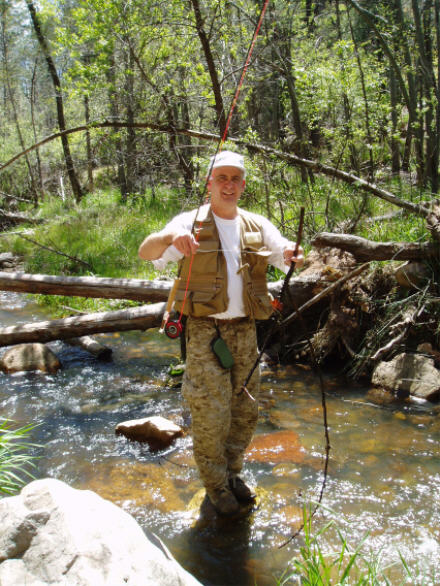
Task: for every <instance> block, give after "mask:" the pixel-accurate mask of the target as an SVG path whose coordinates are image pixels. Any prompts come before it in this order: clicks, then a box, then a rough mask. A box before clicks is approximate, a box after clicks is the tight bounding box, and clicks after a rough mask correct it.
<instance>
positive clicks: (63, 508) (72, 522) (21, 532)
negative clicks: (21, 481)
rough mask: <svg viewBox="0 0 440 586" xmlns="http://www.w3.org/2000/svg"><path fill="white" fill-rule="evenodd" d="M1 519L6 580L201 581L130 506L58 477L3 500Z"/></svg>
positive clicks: (8, 585)
mask: <svg viewBox="0 0 440 586" xmlns="http://www.w3.org/2000/svg"><path fill="white" fill-rule="evenodd" d="M0 527H1V532H0V586H18V585H19V584H26V585H27V586H44V585H46V584H51V585H53V586H71V585H75V586H122V585H128V586H130V585H131V586H200V582H198V581H197V580H196V579H195V578H194V577H193V576H191V574H189V573H188V572H186V571H185V570H184V569H183V568H182V567H181V566H180V565H179V564H178V563H177V562H176V561H175V560H174V559H173V557H172V556H171V554H170V553H169V551H168V550H167V549H166V547H165V546H164V545H163V544H162V542H161V541H160V540H159V539H158V538H157V537H156V536H154V535H151V536H149V537H148V538H147V536H146V535H145V533H144V532H143V530H142V529H141V527H140V526H139V525H138V524H137V523H136V521H135V520H134V519H133V517H131V516H130V515H129V514H128V513H126V512H124V511H123V510H122V509H120V508H119V507H117V506H116V505H114V504H112V503H111V502H109V501H106V500H104V499H102V498H101V497H100V496H98V495H97V494H95V493H94V492H91V491H89V490H76V489H73V488H71V487H69V486H68V485H67V484H64V483H63V482H61V481H59V480H54V479H44V480H36V481H34V482H31V483H30V484H28V485H27V486H26V487H25V488H24V489H23V490H22V491H21V494H20V495H18V496H13V497H8V498H4V499H2V500H0Z"/></svg>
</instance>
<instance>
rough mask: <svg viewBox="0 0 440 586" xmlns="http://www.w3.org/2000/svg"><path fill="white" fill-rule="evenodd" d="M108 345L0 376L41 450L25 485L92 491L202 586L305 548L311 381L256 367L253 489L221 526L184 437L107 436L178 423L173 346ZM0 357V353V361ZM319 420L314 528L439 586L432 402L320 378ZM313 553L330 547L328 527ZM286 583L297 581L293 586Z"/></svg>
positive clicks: (310, 484)
mask: <svg viewBox="0 0 440 586" xmlns="http://www.w3.org/2000/svg"><path fill="white" fill-rule="evenodd" d="M36 319H44V316H43V312H42V310H41V308H38V307H37V306H35V305H34V304H33V303H32V302H30V301H28V300H27V299H26V298H25V297H23V296H21V295H18V294H13V293H0V321H1V323H2V324H3V325H14V324H18V323H25V322H29V321H32V320H36ZM100 339H101V340H102V341H103V342H104V343H105V344H106V345H108V346H110V347H111V348H112V349H113V360H112V361H111V362H100V361H98V360H96V359H95V358H94V357H92V356H90V355H88V354H87V353H86V352H84V351H83V350H81V349H79V348H75V347H70V346H68V345H67V344H64V343H62V342H56V343H52V344H50V347H51V348H52V350H54V351H55V353H56V354H57V355H58V357H59V358H60V360H61V362H62V364H63V369H62V370H61V371H60V372H59V373H57V374H56V375H46V374H42V373H19V374H16V375H5V374H2V373H0V414H1V416H2V417H8V418H10V419H13V420H14V421H15V422H16V423H17V424H18V425H22V424H28V423H36V424H39V426H38V427H37V428H36V429H35V430H34V432H33V436H32V440H33V441H35V442H37V443H38V444H40V446H41V447H39V448H36V449H35V455H37V456H38V460H37V462H36V465H37V468H36V470H35V472H34V475H35V476H36V477H46V476H51V477H55V478H58V479H60V480H63V481H64V482H67V483H69V484H70V485H72V486H74V487H75V488H80V489H91V490H94V491H96V492H97V493H99V494H100V495H101V496H102V497H104V498H106V499H109V500H111V501H113V502H114V503H116V504H118V505H120V506H121V507H122V508H123V509H125V510H126V511H128V512H129V513H131V514H132V515H133V516H134V517H135V518H136V520H137V521H138V522H139V523H140V525H141V526H142V527H144V528H147V529H149V530H152V531H153V532H154V533H156V534H157V535H158V536H159V537H160V538H161V539H162V540H163V541H164V543H165V544H166V545H167V547H168V548H169V549H170V551H171V553H172V554H173V555H174V556H175V557H176V559H177V560H178V561H179V562H180V563H181V564H182V565H183V566H184V567H185V568H186V569H187V570H188V571H190V572H191V573H192V574H193V575H194V576H195V577H196V578H197V579H198V580H200V582H201V583H202V584H205V585H222V586H226V585H235V586H251V585H254V584H257V585H258V586H269V585H271V586H272V585H274V584H275V583H276V577H279V576H280V575H281V574H282V572H283V570H284V569H285V568H286V566H287V564H288V562H289V560H290V559H292V558H293V557H294V556H296V555H298V552H299V548H300V547H301V545H302V544H303V542H304V538H303V535H300V536H299V537H297V538H296V539H294V540H293V541H292V542H290V543H289V544H288V545H286V546H285V547H281V548H280V547H279V546H280V545H282V544H283V543H285V541H286V540H287V539H288V538H289V536H290V535H291V534H292V533H293V532H294V531H295V530H296V528H297V527H298V526H299V523H300V521H301V519H302V515H303V507H304V505H305V504H307V503H310V502H314V501H315V500H316V499H317V498H318V495H319V491H320V488H321V482H322V470H323V455H324V446H325V440H324V430H323V423H322V419H323V418H322V410H321V391H320V385H319V380H318V377H317V376H316V374H315V373H313V372H312V371H311V370H309V369H306V368H300V367H292V366H288V367H276V368H268V367H265V368H264V370H263V377H262V394H261V410H260V419H259V425H258V429H257V434H256V437H255V441H254V444H253V445H252V446H251V449H250V451H249V456H248V462H247V464H246V468H245V473H244V477H245V479H246V480H248V481H249V482H250V483H251V484H253V485H257V486H258V495H259V498H258V505H257V507H256V508H255V510H254V511H252V512H251V513H250V514H249V515H248V516H246V517H244V518H242V519H240V520H236V521H231V520H222V519H218V518H216V517H215V516H212V515H209V514H206V515H202V514H200V510H199V509H200V504H201V501H202V498H203V491H202V488H201V484H200V481H199V479H198V475H197V470H196V468H195V464H194V461H193V458H192V453H191V439H190V436H189V434H187V435H185V436H184V437H182V438H179V439H178V440H177V441H176V443H175V444H174V445H173V446H171V447H170V448H168V449H167V450H162V451H159V452H153V451H151V450H150V449H149V448H148V446H147V445H145V444H139V443H135V442H129V441H128V440H127V439H125V438H123V437H121V436H116V435H115V431H114V430H115V426H116V425H117V424H118V423H120V422H121V421H125V420H128V419H136V418H141V417H146V416H149V415H163V416H164V417H168V418H170V419H172V420H174V421H175V422H176V423H179V424H181V425H187V424H188V414H187V412H186V410H185V408H184V406H183V405H182V400H181V394H180V389H179V387H178V385H176V379H171V378H170V377H169V375H168V369H169V365H170V364H177V363H178V360H179V344H178V343H177V342H176V341H172V340H169V339H168V338H166V337H165V336H161V335H160V334H158V333H157V332H156V331H148V332H128V333H124V334H120V335H119V334H109V335H101V336H100ZM3 351H4V349H0V354H2V353H3ZM324 383H325V389H326V395H327V409H328V420H329V426H330V443H331V451H330V466H329V475H328V481H327V487H326V490H325V492H324V498H323V506H324V508H322V509H320V511H319V512H318V513H317V515H316V516H315V518H314V521H313V525H314V529H315V530H318V529H319V528H321V527H322V526H323V525H324V524H325V523H326V522H327V521H328V520H329V519H331V518H333V519H337V523H338V527H339V529H340V530H341V531H342V532H343V533H344V534H346V536H347V542H348V545H349V546H351V547H352V548H355V547H356V546H357V545H358V544H359V543H360V542H361V540H362V539H365V543H364V547H363V549H364V551H366V552H368V551H371V552H373V554H374V555H376V556H379V557H380V560H381V564H382V565H383V566H384V565H386V564H388V563H393V562H397V563H396V565H395V567H393V568H391V569H390V570H389V576H390V578H391V583H392V584H398V583H399V582H400V580H401V579H402V577H403V575H404V574H403V570H402V565H401V563H400V561H399V552H400V553H401V554H402V556H403V558H404V559H405V560H406V562H407V563H408V565H409V566H410V567H411V568H412V570H413V572H414V573H419V575H420V576H422V575H423V572H424V571H425V570H426V571H428V569H429V572H430V573H429V574H428V575H429V576H430V578H428V579H427V581H425V582H424V583H425V584H439V583H440V555H439V554H440V543H439V542H440V468H439V451H440V450H439V440H440V409H439V407H438V406H437V405H434V404H430V403H420V402H419V403H414V402H402V401H399V402H393V403H390V404H380V403H379V402H378V401H377V400H376V399H374V396H372V395H371V394H368V393H367V391H368V389H366V388H364V387H362V386H361V385H355V384H350V385H349V386H347V384H346V382H345V381H343V380H342V379H340V378H339V377H336V376H330V375H326V376H325V377H324ZM322 543H323V547H324V549H325V550H328V551H332V550H340V540H339V538H338V536H337V533H336V532H335V531H328V532H326V533H325V534H324V535H323V538H322ZM291 583H292V584H293V583H295V584H296V583H297V582H296V581H292V582H291Z"/></svg>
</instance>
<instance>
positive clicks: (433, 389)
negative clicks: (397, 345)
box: [371, 353, 440, 401]
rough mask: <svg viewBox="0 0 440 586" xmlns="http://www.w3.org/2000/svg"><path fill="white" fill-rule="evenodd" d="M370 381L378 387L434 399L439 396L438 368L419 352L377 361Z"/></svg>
mask: <svg viewBox="0 0 440 586" xmlns="http://www.w3.org/2000/svg"><path fill="white" fill-rule="evenodd" d="M371 382H372V383H373V384H374V385H377V386H378V387H382V388H384V389H387V390H390V391H393V392H397V394H398V395H401V396H408V395H412V396H415V397H419V398H421V399H427V400H429V401H435V400H437V399H438V398H439V396H440V370H438V369H437V368H435V366H434V359H433V358H430V357H427V356H422V355H420V354H407V353H402V354H398V355H397V356H395V357H394V358H393V360H390V361H389V362H379V364H378V365H377V366H376V368H375V369H374V372H373V376H372V379H371Z"/></svg>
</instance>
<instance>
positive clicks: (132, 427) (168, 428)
mask: <svg viewBox="0 0 440 586" xmlns="http://www.w3.org/2000/svg"><path fill="white" fill-rule="evenodd" d="M116 434H117V435H120V434H122V435H124V436H125V437H127V438H128V439H131V440H135V441H138V442H148V443H152V444H153V445H154V447H162V446H163V447H165V446H168V445H169V444H170V443H171V442H172V441H173V440H174V439H175V438H176V437H179V436H181V435H183V430H182V428H181V427H179V426H178V425H176V424H175V423H173V422H172V421H170V420H169V419H165V417H161V416H159V415H157V416H153V417H144V418H143V419H132V420H131V421H124V422H123V423H118V425H117V426H116Z"/></svg>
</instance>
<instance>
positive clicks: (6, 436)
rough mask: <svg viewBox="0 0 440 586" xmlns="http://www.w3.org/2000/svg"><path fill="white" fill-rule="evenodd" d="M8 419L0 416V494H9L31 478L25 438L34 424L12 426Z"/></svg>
mask: <svg viewBox="0 0 440 586" xmlns="http://www.w3.org/2000/svg"><path fill="white" fill-rule="evenodd" d="M12 423H13V422H11V421H10V420H8V419H4V418H3V417H1V418H0V494H2V493H3V494H7V495H11V494H14V493H15V492H17V490H18V489H19V488H20V487H21V486H23V485H24V484H25V482H26V480H30V479H32V478H33V476H32V474H31V473H30V471H29V469H30V468H31V467H32V465H33V463H32V457H31V456H29V455H28V451H29V449H30V448H31V447H35V444H32V443H29V442H28V441H27V439H28V438H29V435H30V433H31V431H32V430H33V429H34V428H35V425H27V426H23V427H19V428H13V427H12Z"/></svg>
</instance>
